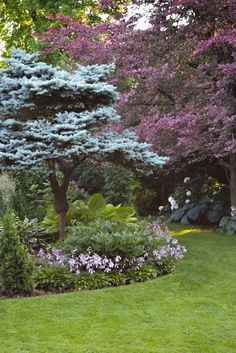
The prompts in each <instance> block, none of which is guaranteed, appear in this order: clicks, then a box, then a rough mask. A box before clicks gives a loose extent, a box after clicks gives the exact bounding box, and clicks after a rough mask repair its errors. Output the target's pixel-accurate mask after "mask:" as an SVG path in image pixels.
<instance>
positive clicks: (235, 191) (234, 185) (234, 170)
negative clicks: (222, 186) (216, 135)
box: [230, 153, 236, 216]
mask: <svg viewBox="0 0 236 353" xmlns="http://www.w3.org/2000/svg"><path fill="white" fill-rule="evenodd" d="M230 199H231V216H236V153H234V154H231V156H230Z"/></svg>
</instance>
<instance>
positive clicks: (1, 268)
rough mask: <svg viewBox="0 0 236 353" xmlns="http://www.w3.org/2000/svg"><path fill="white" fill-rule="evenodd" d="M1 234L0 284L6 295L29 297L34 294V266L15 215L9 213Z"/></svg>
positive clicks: (3, 219)
mask: <svg viewBox="0 0 236 353" xmlns="http://www.w3.org/2000/svg"><path fill="white" fill-rule="evenodd" d="M1 224H2V230H1V233H0V282H1V286H2V289H3V291H4V293H6V295H8V296H12V295H15V294H21V295H26V294H27V295H29V294H31V293H32V292H33V279H32V273H33V264H32V262H31V260H30V259H29V256H28V253H27V250H26V248H25V246H24V245H23V244H22V243H21V241H20V237H19V234H18V233H17V227H16V224H15V218H14V215H13V214H12V213H11V212H10V211H8V212H6V213H5V214H4V216H3V218H2V220H1Z"/></svg>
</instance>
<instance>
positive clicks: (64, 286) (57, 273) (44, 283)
mask: <svg viewBox="0 0 236 353" xmlns="http://www.w3.org/2000/svg"><path fill="white" fill-rule="evenodd" d="M34 283H35V288H36V289H41V290H45V291H58V292H65V291H67V290H75V289H78V283H77V277H76V276H75V275H74V274H73V273H71V272H70V271H69V270H68V269H66V268H64V267H58V266H54V267H42V268H40V269H37V270H36V271H35V273H34Z"/></svg>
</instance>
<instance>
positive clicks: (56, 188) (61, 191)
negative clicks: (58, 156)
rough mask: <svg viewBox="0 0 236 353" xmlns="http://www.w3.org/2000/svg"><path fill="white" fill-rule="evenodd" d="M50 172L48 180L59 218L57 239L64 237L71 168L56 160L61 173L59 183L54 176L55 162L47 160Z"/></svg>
mask: <svg viewBox="0 0 236 353" xmlns="http://www.w3.org/2000/svg"><path fill="white" fill-rule="evenodd" d="M48 164H49V167H50V172H49V181H50V185H51V189H52V193H53V197H54V202H53V205H54V209H55V212H56V213H57V214H58V218H59V239H62V238H64V236H65V227H66V214H67V211H68V209H69V204H68V201H67V189H68V186H69V183H70V180H71V177H72V174H73V173H72V172H73V170H72V168H70V167H69V166H67V165H66V163H65V162H63V161H57V164H58V165H59V168H60V170H61V172H62V174H63V180H62V182H61V184H59V182H58V180H57V176H56V168H55V162H49V163H48Z"/></svg>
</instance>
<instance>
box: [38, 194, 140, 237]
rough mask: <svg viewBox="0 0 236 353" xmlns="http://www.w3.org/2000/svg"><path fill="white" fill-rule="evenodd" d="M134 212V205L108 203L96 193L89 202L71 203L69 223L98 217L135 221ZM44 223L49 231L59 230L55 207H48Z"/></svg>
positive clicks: (78, 201) (83, 221)
mask: <svg viewBox="0 0 236 353" xmlns="http://www.w3.org/2000/svg"><path fill="white" fill-rule="evenodd" d="M134 214H135V210H134V208H133V207H127V206H121V205H117V206H114V205H112V204H107V203H106V201H105V199H104V197H103V196H102V195H101V194H94V195H92V196H91V197H90V199H89V201H88V203H85V202H84V201H82V200H77V201H75V202H73V203H70V208H69V211H68V213H67V225H68V226H70V225H74V224H77V223H83V224H88V223H90V222H94V221H95V220H96V219H97V218H101V219H104V220H111V219H115V220H120V221H121V222H125V223H133V222H135V221H136V220H137V219H136V218H135V217H133V216H134ZM42 224H43V226H44V227H45V228H46V229H47V230H48V232H50V233H57V232H58V227H59V220H58V216H57V214H56V212H55V211H54V209H53V207H51V206H50V207H48V209H47V215H46V217H45V218H44V220H43V222H42Z"/></svg>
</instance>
